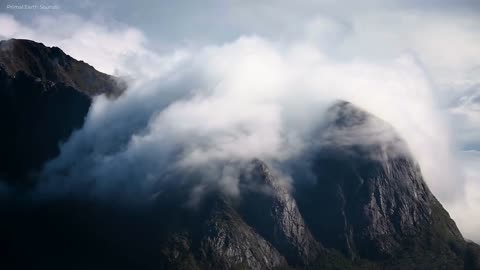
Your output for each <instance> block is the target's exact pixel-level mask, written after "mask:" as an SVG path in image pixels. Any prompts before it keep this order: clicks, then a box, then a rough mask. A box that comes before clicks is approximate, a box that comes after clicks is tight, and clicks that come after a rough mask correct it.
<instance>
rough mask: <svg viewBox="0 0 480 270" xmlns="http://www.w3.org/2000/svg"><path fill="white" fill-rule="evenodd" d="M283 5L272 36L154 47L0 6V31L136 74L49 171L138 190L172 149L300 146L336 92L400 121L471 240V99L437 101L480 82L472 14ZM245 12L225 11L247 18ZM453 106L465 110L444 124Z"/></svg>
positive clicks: (105, 25)
mask: <svg viewBox="0 0 480 270" xmlns="http://www.w3.org/2000/svg"><path fill="white" fill-rule="evenodd" d="M331 4H332V5H333V2H332V3H331ZM328 6H329V5H327V7H328ZM270 8H271V7H269V6H268V5H266V6H263V7H262V9H259V10H260V11H258V12H261V11H262V10H264V9H267V10H270ZM326 10H328V9H326ZM264 11H265V10H264ZM277 11H279V12H285V14H291V15H292V16H293V18H296V19H298V20H299V23H296V24H291V25H287V23H285V24H286V26H288V27H287V28H288V29H287V31H284V32H282V31H280V32H282V33H281V34H280V35H278V36H275V34H273V31H272V33H268V34H264V33H263V32H268V31H269V30H268V29H270V28H268V27H267V26H265V28H260V29H262V31H259V32H260V34H258V35H243V36H240V37H238V38H235V39H234V40H230V41H226V42H225V41H222V42H213V45H212V44H208V45H205V46H203V45H202V46H193V47H190V48H178V47H176V48H174V49H173V50H171V51H167V52H162V53H158V52H154V51H153V50H152V49H150V48H149V44H148V39H147V38H146V37H145V35H144V34H143V33H142V32H141V31H140V30H138V29H136V28H133V27H130V26H127V25H122V24H117V23H114V24H112V23H111V22H101V21H93V22H92V21H84V20H83V18H81V17H78V16H75V15H69V14H62V15H61V16H58V17H56V18H51V17H46V16H40V17H34V18H33V19H32V21H31V22H29V23H20V22H19V21H17V20H16V19H15V18H14V17H12V16H10V15H5V14H4V15H0V24H1V25H2V26H3V25H6V26H7V27H2V28H0V36H3V37H17V38H30V39H35V40H37V41H41V42H44V43H45V44H47V45H50V46H53V45H55V46H59V47H61V48H62V49H64V50H65V51H66V52H67V53H69V54H71V55H72V56H73V57H75V58H77V59H83V60H85V61H86V62H88V63H90V64H92V65H93V66H95V67H96V68H98V69H99V70H101V71H105V72H108V73H116V74H119V75H126V76H130V77H133V78H135V79H136V80H137V82H138V83H137V84H133V85H132V88H131V89H130V90H129V91H128V92H127V94H126V95H125V96H124V97H122V98H120V99H119V100H117V101H109V100H106V99H104V98H102V97H100V98H98V99H97V100H96V102H95V104H94V107H93V109H92V111H91V113H90V114H89V116H88V119H87V123H86V126H85V128H84V129H83V130H81V131H79V132H78V133H76V134H75V136H74V137H73V138H72V139H71V140H70V141H69V142H67V143H66V144H65V145H64V146H63V148H62V156H61V157H60V158H59V159H57V160H56V161H54V162H52V163H51V164H50V165H49V170H52V171H56V170H59V169H60V168H62V167H72V166H73V169H72V171H71V173H72V177H73V178H76V179H93V181H95V180H97V179H102V178H104V176H105V175H108V176H109V177H108V178H109V179H111V182H108V183H107V182H102V181H99V182H98V190H99V192H103V191H105V190H108V189H109V188H110V187H111V185H112V184H114V183H112V182H115V181H117V182H128V181H132V179H144V180H145V181H144V182H142V184H141V185H139V186H141V188H148V187H151V186H154V185H156V184H157V183H156V181H157V180H158V179H159V177H158V176H159V175H161V174H164V173H167V172H168V170H169V167H165V166H163V165H165V164H169V162H168V160H169V159H170V158H171V157H172V156H175V157H176V158H178V159H179V160H180V162H178V163H176V164H175V166H199V165H201V164H205V163H208V162H210V161H213V160H226V159H228V160H246V159H249V158H252V157H259V158H263V159H266V160H274V159H285V158H288V157H290V156H291V155H294V154H295V153H296V152H297V151H299V150H301V149H302V147H305V145H304V144H303V140H302V139H303V136H305V134H307V133H308V132H309V131H310V129H311V128H312V127H313V126H314V125H315V124H316V123H317V121H320V119H319V118H321V117H320V116H321V115H322V112H323V109H324V108H325V106H326V104H328V103H329V102H331V101H332V100H334V99H337V98H339V99H345V100H349V101H351V102H353V103H355V104H357V105H358V106H360V107H362V108H365V109H366V110H368V111H370V112H372V113H373V114H375V115H377V116H379V117H381V118H382V119H384V120H386V121H387V122H389V123H391V124H392V125H393V126H394V127H395V128H396V130H397V131H398V132H399V133H400V135H401V136H402V137H404V138H405V139H406V141H407V143H408V144H409V146H410V148H411V149H412V151H413V152H414V154H415V156H416V158H417V159H418V161H419V163H420V165H421V168H422V171H423V173H424V175H425V177H426V180H427V182H428V184H429V186H430V187H431V189H432V190H433V192H434V194H435V195H437V197H439V199H440V200H441V201H442V203H444V205H446V207H447V209H448V210H449V211H450V213H451V214H452V216H454V217H455V218H456V220H457V222H458V223H459V225H460V227H461V228H462V230H463V232H464V233H465V234H466V236H467V238H473V239H479V236H478V231H479V230H478V229H477V230H475V228H479V227H478V226H479V225H478V224H477V223H475V222H473V221H472V219H469V218H468V217H469V216H470V217H471V216H474V217H475V216H478V214H479V213H480V212H479V210H478V209H480V203H479V201H478V200H477V199H476V197H475V196H477V194H480V187H479V186H478V185H477V184H476V183H477V182H475V180H472V179H475V178H478V174H476V173H475V170H474V169H475V166H473V165H472V163H468V162H467V161H465V159H463V158H462V153H461V152H460V151H459V148H462V147H461V146H459V145H457V143H458V142H460V143H462V142H464V141H465V140H464V139H461V138H460V139H459V137H462V136H464V135H465V134H467V133H471V134H478V130H480V124H479V123H478V122H476V120H475V119H476V117H475V115H476V114H475V113H476V111H474V110H473V109H472V108H476V107H472V106H471V104H470V103H468V104H467V103H460V104H461V106H460V105H458V104H456V106H455V107H454V108H447V109H445V108H444V107H441V106H439V103H438V101H442V105H444V104H450V102H452V98H453V97H455V98H459V97H460V98H461V97H465V95H466V89H467V88H468V87H471V86H472V85H475V84H476V83H478V79H477V78H476V77H475V76H472V75H471V74H472V70H475V68H478V65H479V63H480V58H479V57H480V51H479V48H480V46H479V44H480V33H479V31H478V29H480V27H478V26H479V22H478V19H476V18H475V17H474V16H471V15H468V14H466V15H465V16H462V14H460V15H458V14H456V15H450V14H445V13H442V12H426V11H419V12H405V11H402V10H401V11H395V12H390V11H387V10H385V9H379V10H371V9H362V12H359V13H355V14H350V13H349V12H342V10H340V11H339V10H338V9H335V13H336V15H335V16H325V15H324V14H325V13H323V14H322V13H321V12H318V14H316V13H315V12H308V16H305V18H306V19H304V18H302V16H300V15H302V14H301V12H299V11H298V10H292V11H290V10H288V9H279V10H277ZM323 11H324V12H325V10H323ZM245 12H246V10H244V9H241V8H240V9H236V10H234V11H233V12H232V13H233V14H234V15H236V16H238V18H245V16H247V15H246V13H245ZM256 12H257V11H256ZM269 12H270V11H269ZM247 17H248V16H247ZM250 17H252V15H251V14H250ZM253 17H257V16H253ZM287 17H288V16H287ZM279 18H283V17H282V16H280V15H279ZM58 21H62V24H60V25H59V24H58ZM288 22H292V20H290V19H289V20H288ZM255 25H258V21H255V20H253V19H252V21H248V22H245V23H244V24H243V27H239V28H240V29H244V30H245V32H246V33H247V34H250V33H253V32H255V31H252V30H251V29H254V27H255ZM277 27H278V26H277ZM72 29H74V31H72ZM237 30H238V28H237ZM467 86H468V87H467ZM468 89H470V88H468ZM447 91H450V92H447ZM454 91H455V94H452V93H451V92H454ZM444 100H446V102H445V101H444ZM467 105H468V106H467ZM452 113H453V115H456V116H457V117H461V118H462V119H463V120H462V121H458V122H455V123H450V122H448V121H449V119H450V116H452ZM463 122H465V124H461V128H452V126H453V127H458V126H459V125H460V123H463ZM469 138H470V141H473V142H475V137H474V136H470V137H469ZM477 142H478V141H477ZM468 164H470V165H468ZM467 165H468V166H467ZM233 175H234V173H233ZM224 176H225V177H224V178H222V179H225V181H223V182H222V185H224V187H225V189H229V190H231V192H232V193H235V188H232V186H234V185H235V181H232V179H231V176H232V172H228V173H225V175H224ZM141 188H140V189H141ZM199 190H201V188H200V189H199ZM463 195H465V196H466V197H465V198H463V197H462V196H463Z"/></svg>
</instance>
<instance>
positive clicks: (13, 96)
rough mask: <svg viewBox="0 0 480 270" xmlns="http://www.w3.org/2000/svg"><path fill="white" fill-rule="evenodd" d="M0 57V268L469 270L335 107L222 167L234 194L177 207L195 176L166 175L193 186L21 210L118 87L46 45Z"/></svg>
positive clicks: (417, 197)
mask: <svg viewBox="0 0 480 270" xmlns="http://www.w3.org/2000/svg"><path fill="white" fill-rule="evenodd" d="M0 48H1V50H0V115H1V116H0V125H1V126H2V133H1V135H0V146H1V149H2V152H1V155H2V158H1V163H0V178H1V179H0V180H1V181H4V183H8V185H9V186H12V187H16V189H15V191H12V192H11V193H10V194H9V195H8V196H4V197H1V202H2V203H1V204H0V211H1V215H2V222H1V223H0V239H1V245H2V247H3V248H2V252H1V253H0V266H1V267H2V269H32V268H39V269H425V270H426V269H429V270H430V269H463V270H474V269H480V259H479V258H480V247H479V246H478V245H477V244H475V243H473V242H469V241H467V240H465V239H464V238H463V236H462V234H461V233H460V231H459V230H458V228H457V226H456V225H455V222H454V221H453V220H452V219H451V218H450V216H449V214H448V213H447V211H446V210H445V209H444V208H443V207H442V205H441V204H440V203H439V201H438V200H437V199H436V198H435V196H434V195H433V194H432V193H431V191H430V190H429V188H428V186H427V184H426V183H425V181H424V179H423V176H422V172H421V169H420V167H419V165H418V164H417V162H416V161H415V159H414V158H413V156H412V154H411V153H410V150H409V149H408V145H407V144H406V143H405V142H404V141H403V140H402V138H401V137H400V136H399V135H398V134H397V133H396V132H395V130H394V129H393V128H392V127H391V126H390V125H389V124H388V123H385V122H384V121H382V120H381V119H379V118H377V117H375V116H374V115H372V114H370V113H368V112H366V111H364V110H362V109H361V108H358V107H356V106H355V105H353V104H351V103H348V102H343V101H341V102H337V103H335V104H333V105H332V106H331V107H330V108H329V109H328V111H327V113H326V116H325V121H323V122H322V123H321V124H320V125H319V127H318V129H317V131H316V132H315V133H314V134H313V136H312V138H311V139H310V141H311V145H310V147H308V148H307V149H305V150H304V151H303V152H302V153H300V154H299V155H296V156H295V157H294V158H292V159H290V160H288V161H285V162H281V163H272V162H269V161H266V160H263V161H262V160H260V159H253V160H249V161H246V162H245V161H243V162H234V163H233V164H229V166H230V167H231V166H234V167H235V168H236V170H237V171H238V172H239V177H238V179H237V180H238V188H239V190H238V194H237V195H235V196H232V195H228V194H226V193H225V192H222V191H221V190H219V189H211V190H208V192H205V193H204V195H203V197H202V198H201V200H199V201H198V203H196V204H195V206H191V205H188V204H186V203H185V202H186V201H188V200H189V198H190V196H191V190H192V185H194V184H193V183H195V181H194V180H195V179H196V178H197V176H198V175H195V174H188V173H186V172H182V171H175V172H172V173H171V174H169V175H168V176H159V177H160V178H162V177H170V178H172V179H177V178H178V179H193V180H192V181H171V182H172V183H175V184H172V185H170V186H166V187H163V188H164V190H162V192H159V193H158V194H157V195H156V196H155V197H154V199H152V200H150V201H149V202H148V203H145V204H138V205H137V204H135V205H125V204H119V203H115V200H114V202H112V201H108V200H96V199H92V198H89V197H88V196H86V197H85V198H82V197H79V196H75V197H69V196H64V197H58V198H52V199H49V200H31V199H28V190H29V189H34V188H35V184H36V181H37V180H36V178H35V171H38V170H40V169H41V167H42V166H43V165H44V164H45V162H46V161H48V160H50V159H52V158H55V157H56V156H57V155H58V154H59V144H60V143H61V142H64V141H66V140H68V138H69V136H71V134H72V132H74V130H76V129H80V128H82V126H83V124H84V119H85V117H86V115H87V113H88V110H89V108H90V106H91V102H92V97H93V96H96V95H100V94H105V95H107V96H109V97H116V96H118V95H120V94H121V93H122V92H123V91H124V89H125V85H124V84H123V83H119V82H118V79H117V78H114V77H112V76H109V75H106V74H103V73H100V72H98V71H96V70H95V69H94V68H93V67H91V66H89V65H87V64H86V63H83V62H81V61H77V60H75V59H73V58H71V57H70V56H68V55H66V54H64V53H63V52H62V51H61V50H60V49H59V48H56V47H53V48H48V47H45V46H44V45H42V44H40V43H36V42H33V41H28V40H8V41H2V42H1V43H0ZM207 175H208V174H207ZM285 175H288V176H289V177H285ZM133 180H134V179H133ZM160 180H162V179H160ZM213 180H215V179H213Z"/></svg>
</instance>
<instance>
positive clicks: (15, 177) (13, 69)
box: [0, 39, 125, 185]
mask: <svg viewBox="0 0 480 270" xmlns="http://www.w3.org/2000/svg"><path fill="white" fill-rule="evenodd" d="M124 89H125V85H124V83H121V82H120V81H119V80H118V79H116V78H114V77H111V76H109V75H106V74H103V73H100V72H98V71H96V70H95V69H94V68H93V67H91V66H89V65H87V64H85V63H83V62H79V61H77V60H75V59H73V58H71V57H70V56H68V55H66V54H64V53H63V52H62V51H61V50H60V49H59V48H56V47H53V48H48V47H45V46H44V45H43V44H41V43H36V42H33V41H29V40H16V39H12V40H7V41H1V42H0V125H1V127H2V133H1V134H0V148H1V149H2V152H1V154H0V155H1V160H0V178H4V179H7V181H9V182H10V183H11V184H12V183H14V184H15V185H16V184H19V183H21V185H23V184H25V182H26V181H27V178H28V174H29V173H31V172H32V171H36V170H39V169H40V168H41V166H42V165H43V164H44V163H45V162H46V161H47V160H49V159H51V158H53V157H55V156H56V155H58V153H59V144H60V143H61V142H63V141H65V140H66V139H67V138H68V137H69V136H70V134H71V133H72V132H73V131H74V130H75V129H79V128H81V127H82V126H83V122H84V119H85V117H86V115H87V112H88V110H89V108H90V105H91V97H93V96H95V95H99V94H107V95H109V96H111V97H114V96H117V95H119V94H120V93H121V92H122V91H123V90H124Z"/></svg>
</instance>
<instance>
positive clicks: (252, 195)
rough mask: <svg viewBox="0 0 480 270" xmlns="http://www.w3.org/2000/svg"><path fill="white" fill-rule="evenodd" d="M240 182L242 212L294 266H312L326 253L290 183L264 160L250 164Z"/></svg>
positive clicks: (240, 209)
mask: <svg viewBox="0 0 480 270" xmlns="http://www.w3.org/2000/svg"><path fill="white" fill-rule="evenodd" d="M240 185H241V202H240V203H239V211H240V213H241V215H242V216H243V217H244V219H245V221H246V222H247V223H248V224H250V225H251V226H252V227H253V228H255V229H256V230H257V231H258V232H259V234H260V235H262V236H263V237H264V238H265V239H267V240H268V241H270V243H272V244H273V245H274V246H275V247H276V248H277V249H278V250H279V251H280V252H281V253H282V254H284V256H285V257H286V258H287V260H288V262H289V264H290V265H298V266H305V265H310V264H312V263H313V262H315V261H316V260H317V259H318V258H319V256H320V255H322V254H321V253H322V252H323V250H322V247H321V245H320V244H319V243H318V242H317V241H316V240H315V239H314V238H313V236H312V234H311V232H310V230H309V228H308V227H307V226H306V225H305V222H304V220H303V217H302V216H301V214H300V211H299V209H298V207H297V203H296V201H295V199H293V197H292V196H291V194H290V191H289V188H288V184H287V183H285V182H282V181H280V180H279V179H278V177H275V176H274V175H273V174H272V172H271V170H270V169H269V168H268V166H267V165H266V164H265V163H264V162H262V161H261V160H254V161H253V162H252V163H251V164H249V166H248V167H247V168H246V170H245V174H244V175H243V177H242V179H241V182H240Z"/></svg>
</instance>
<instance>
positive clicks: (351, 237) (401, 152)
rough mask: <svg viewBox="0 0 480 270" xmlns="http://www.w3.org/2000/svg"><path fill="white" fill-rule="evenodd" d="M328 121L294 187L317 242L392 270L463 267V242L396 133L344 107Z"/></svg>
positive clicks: (340, 105)
mask: <svg viewBox="0 0 480 270" xmlns="http://www.w3.org/2000/svg"><path fill="white" fill-rule="evenodd" d="M327 118H328V119H327V124H326V127H325V128H324V129H323V131H322V132H321V134H320V136H319V138H318V144H317V145H316V146H315V147H314V148H315V149H313V150H312V151H311V152H310V153H308V154H307V155H306V157H305V161H304V162H303V163H304V164H303V168H302V170H306V171H308V173H306V172H305V171H303V172H302V174H303V176H302V177H303V178H304V181H296V182H295V183H296V184H297V185H296V189H297V193H296V198H297V199H298V201H299V205H300V210H301V212H302V215H303V216H304V218H305V220H306V223H307V225H309V226H310V228H311V230H312V232H313V234H314V235H315V237H316V238H317V239H318V240H319V241H320V242H321V243H323V244H324V245H325V246H326V247H329V248H334V249H338V250H340V251H342V252H343V253H344V254H345V255H347V256H349V257H350V258H352V259H359V258H366V259H369V260H372V261H378V262H384V263H385V265H388V266H389V268H392V269H463V266H464V256H465V248H466V246H465V241H464V239H463V237H462V235H461V234H460V232H459V230H458V228H457V227H456V225H455V223H454V222H453V220H451V219H450V217H449V215H448V213H447V212H446V211H445V209H443V207H442V206H441V205H440V203H439V202H438V201H437V200H436V198H435V197H434V196H433V195H432V194H431V192H430V191H429V189H428V187H427V185H426V184H425V182H424V180H423V178H422V175H421V172H420V169H419V167H418V165H417V164H416V162H415V161H414V159H413V158H412V157H411V155H410V154H409V152H408V147H407V146H406V145H405V143H404V142H403V141H402V140H401V139H400V138H399V137H398V136H397V135H396V134H395V132H394V131H393V129H392V128H391V127H389V125H387V124H386V123H384V122H383V121H381V120H379V119H377V118H376V117H374V116H372V115H370V114H368V113H366V112H364V111H362V110H361V109H358V108H357V107H355V106H353V105H352V104H350V103H346V102H340V103H338V104H336V105H335V106H333V107H332V108H331V109H330V110H329V112H328V117H327ZM305 164H307V165H305ZM305 166H306V167H305ZM305 175H308V177H305ZM305 179H309V180H305Z"/></svg>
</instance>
